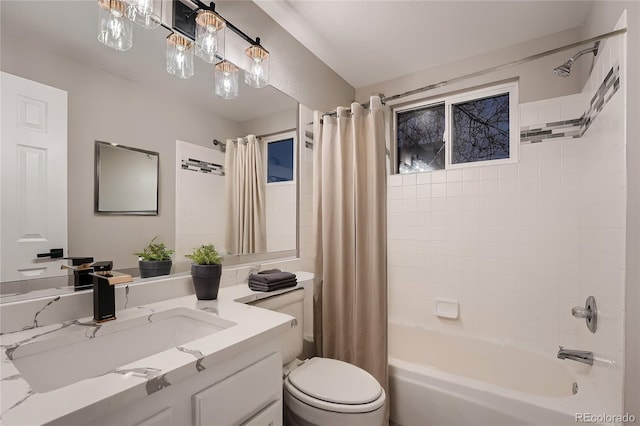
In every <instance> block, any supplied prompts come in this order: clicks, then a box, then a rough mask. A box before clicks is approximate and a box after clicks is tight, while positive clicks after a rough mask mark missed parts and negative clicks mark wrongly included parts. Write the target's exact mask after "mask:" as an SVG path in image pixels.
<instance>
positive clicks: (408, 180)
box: [401, 173, 416, 186]
mask: <svg viewBox="0 0 640 426" xmlns="http://www.w3.org/2000/svg"><path fill="white" fill-rule="evenodd" d="M401 176H402V185H403V186H407V185H415V184H416V174H415V173H407V174H404V175H401Z"/></svg>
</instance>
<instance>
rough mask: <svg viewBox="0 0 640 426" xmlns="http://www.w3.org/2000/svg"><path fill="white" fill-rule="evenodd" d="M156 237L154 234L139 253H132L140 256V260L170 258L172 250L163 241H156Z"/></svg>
mask: <svg viewBox="0 0 640 426" xmlns="http://www.w3.org/2000/svg"><path fill="white" fill-rule="evenodd" d="M157 238H158V236H157V235H156V236H155V237H153V239H152V240H151V242H150V243H149V245H147V246H146V247H145V248H144V249H143V250H142V251H141V252H140V253H134V254H135V255H136V256H138V257H140V260H171V255H172V254H173V253H174V250H171V249H168V248H167V247H166V246H165V245H164V243H156V242H155V241H156V239H157Z"/></svg>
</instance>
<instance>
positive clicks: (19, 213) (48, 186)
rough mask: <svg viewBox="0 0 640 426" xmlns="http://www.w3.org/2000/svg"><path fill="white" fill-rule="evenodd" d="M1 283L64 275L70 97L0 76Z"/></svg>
mask: <svg viewBox="0 0 640 426" xmlns="http://www.w3.org/2000/svg"><path fill="white" fill-rule="evenodd" d="M0 86H1V89H2V95H1V97H2V131H1V139H2V140H1V142H0V162H1V164H2V174H1V177H0V199H1V202H2V208H1V209H0V210H1V213H0V222H1V228H0V241H1V246H0V259H1V262H0V281H15V280H21V279H26V278H44V277H50V276H57V275H66V274H67V272H66V271H63V270H60V265H61V264H62V263H63V262H64V263H66V262H65V261H64V260H62V259H60V258H56V259H51V258H50V257H38V254H42V253H48V252H50V250H51V249H54V248H62V249H64V254H65V255H67V254H68V253H67V248H68V247H67V92H65V91H63V90H60V89H56V88H54V87H50V86H46V85H43V84H40V83H36V82H34V81H31V80H27V79H24V78H21V77H17V76H14V75H11V74H7V73H4V72H3V73H2V74H1V75H0Z"/></svg>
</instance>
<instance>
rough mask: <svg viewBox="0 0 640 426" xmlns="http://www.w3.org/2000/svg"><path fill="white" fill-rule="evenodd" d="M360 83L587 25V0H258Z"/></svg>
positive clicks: (320, 55) (322, 57) (326, 59)
mask: <svg viewBox="0 0 640 426" xmlns="http://www.w3.org/2000/svg"><path fill="white" fill-rule="evenodd" d="M254 2H255V3H256V4H257V5H258V6H259V7H260V8H262V10H264V11H265V12H266V13H267V14H269V15H270V16H271V17H272V18H273V19H274V20H275V21H276V22H277V23H278V24H280V25H281V26H282V27H283V28H284V29H285V30H286V31H288V32H289V33H290V34H291V35H293V37H295V38H296V39H298V40H299V41H300V42H301V43H302V44H303V45H304V46H305V47H306V48H307V49H309V50H310V51H311V52H313V53H314V54H315V55H316V56H317V57H318V58H320V60H322V61H323V62H325V63H326V64H327V65H329V67H331V68H332V69H333V70H334V71H335V72H336V73H337V74H339V75H340V76H341V77H342V78H344V79H345V80H346V81H347V82H348V83H349V84H351V85H352V86H353V87H355V88H356V89H358V88H361V87H364V86H367V85H370V84H374V83H379V82H382V81H387V80H390V79H394V78H397V77H400V76H403V75H407V74H411V73H414V72H417V71H421V70H425V69H428V68H431V67H435V66H438V65H442V64H447V63H450V62H453V61H457V60H460V59H464V58H468V57H471V56H476V55H479V54H482V53H486V52H490V51H493V50H497V49H500V48H504V47H508V46H512V45H515V44H518V43H521V42H524V41H527V40H532V39H535V38H538V37H542V36H545V35H548V34H553V33H556V32H559V31H564V30H568V29H571V28H574V27H578V26H580V25H582V23H583V22H584V20H585V17H586V16H587V13H588V11H589V8H590V6H591V2H590V1H577V0H576V1H559V0H555V1H419V0H418V1H401V0H387V1H374V0H373V1H372V0H369V1H363V0H360V1H353V0H340V1H329V0H323V1H318V0H316V1H309V0H254Z"/></svg>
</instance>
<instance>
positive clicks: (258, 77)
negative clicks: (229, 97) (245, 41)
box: [244, 44, 269, 89]
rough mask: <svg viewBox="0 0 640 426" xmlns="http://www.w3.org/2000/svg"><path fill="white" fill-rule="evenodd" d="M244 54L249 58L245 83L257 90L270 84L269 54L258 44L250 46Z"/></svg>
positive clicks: (245, 70)
mask: <svg viewBox="0 0 640 426" xmlns="http://www.w3.org/2000/svg"><path fill="white" fill-rule="evenodd" d="M244 53H245V55H246V56H247V60H246V66H245V68H244V82H245V83H246V84H247V85H249V86H251V87H255V88H256V89H260V88H262V87H264V86H266V85H267V84H269V52H267V51H266V50H265V49H264V48H263V47H262V46H260V45H259V44H256V45H253V46H249V47H248V48H247V49H246V50H245V51H244Z"/></svg>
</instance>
